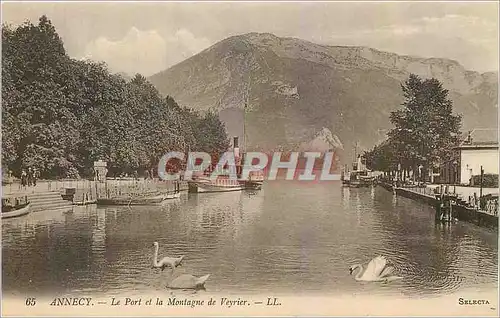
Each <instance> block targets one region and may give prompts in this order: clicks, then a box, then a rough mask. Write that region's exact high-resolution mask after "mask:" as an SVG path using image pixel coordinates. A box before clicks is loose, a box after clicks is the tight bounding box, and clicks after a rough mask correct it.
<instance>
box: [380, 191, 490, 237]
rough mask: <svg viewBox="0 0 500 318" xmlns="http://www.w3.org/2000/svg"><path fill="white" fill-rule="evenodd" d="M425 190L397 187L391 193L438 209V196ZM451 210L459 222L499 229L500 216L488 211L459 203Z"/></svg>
mask: <svg viewBox="0 0 500 318" xmlns="http://www.w3.org/2000/svg"><path fill="white" fill-rule="evenodd" d="M381 185H382V184H381ZM382 186H383V187H384V188H386V189H388V190H389V187H391V188H392V186H390V185H388V184H385V186H384V185H382ZM425 189H428V188H404V187H396V188H393V189H390V191H393V190H394V191H395V193H396V195H400V196H402V197H405V198H409V199H412V200H416V201H420V202H423V203H426V204H429V205H431V206H433V207H436V205H437V203H438V200H437V199H436V195H434V194H431V193H429V191H426V190H425ZM451 208H452V215H453V217H454V218H457V219H458V220H461V221H466V222H471V223H474V224H477V225H479V226H485V227H493V228H498V215H494V214H491V213H487V212H486V211H482V210H478V209H475V208H472V207H468V206H465V205H461V204H457V203H452V204H451Z"/></svg>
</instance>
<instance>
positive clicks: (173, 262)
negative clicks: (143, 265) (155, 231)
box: [153, 242, 184, 271]
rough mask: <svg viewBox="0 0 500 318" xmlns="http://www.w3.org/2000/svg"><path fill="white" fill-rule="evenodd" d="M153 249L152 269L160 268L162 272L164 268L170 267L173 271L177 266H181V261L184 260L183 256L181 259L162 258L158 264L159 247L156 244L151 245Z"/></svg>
mask: <svg viewBox="0 0 500 318" xmlns="http://www.w3.org/2000/svg"><path fill="white" fill-rule="evenodd" d="M153 245H154V247H155V255H154V259H153V268H161V270H162V271H163V270H164V269H165V267H167V266H170V267H171V268H172V269H174V268H175V267H177V266H181V265H182V260H183V259H184V255H182V256H181V257H168V256H167V257H164V258H162V259H161V260H160V261H159V262H158V249H159V245H158V242H154V243H153Z"/></svg>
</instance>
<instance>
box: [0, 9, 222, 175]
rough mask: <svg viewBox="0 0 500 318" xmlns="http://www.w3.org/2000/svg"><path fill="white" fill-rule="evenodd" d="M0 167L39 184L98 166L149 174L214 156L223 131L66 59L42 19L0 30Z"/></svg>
mask: <svg viewBox="0 0 500 318" xmlns="http://www.w3.org/2000/svg"><path fill="white" fill-rule="evenodd" d="M2 49H3V50H2V162H3V168H4V170H7V169H9V170H13V171H14V172H15V174H19V172H20V169H22V168H25V167H28V166H31V167H36V168H38V169H39V170H40V172H41V175H42V176H43V177H75V176H79V175H84V176H91V175H92V167H93V162H94V161H95V160H99V159H102V160H105V161H108V163H109V166H110V168H111V171H112V172H114V173H119V172H128V173H132V172H134V171H138V170H139V171H140V170H143V169H151V168H154V167H155V165H156V164H157V162H158V160H159V158H160V157H161V156H162V155H163V154H164V153H165V152H167V151H171V150H177V151H187V150H188V149H189V148H190V149H191V150H196V151H207V152H211V153H214V154H218V153H220V152H222V151H225V150H226V149H227V147H228V145H229V141H228V138H227V136H226V132H225V128H224V125H223V124H222V123H221V122H220V120H219V118H218V116H217V115H216V114H215V113H213V112H209V113H207V114H205V115H202V114H198V113H197V112H194V111H192V110H190V109H188V108H181V107H180V106H179V105H177V103H176V102H175V100H174V99H173V98H171V97H169V96H167V97H166V98H165V97H162V96H161V95H160V94H159V92H158V91H157V90H156V88H155V87H154V86H153V85H151V84H150V83H149V82H148V81H147V80H146V78H144V77H143V76H142V75H140V74H137V75H136V76H135V77H134V78H133V79H132V80H130V81H128V82H127V81H126V80H125V79H123V78H122V77H120V76H118V75H113V74H111V73H110V72H109V71H108V70H107V67H106V65H105V64H103V63H96V62H91V61H77V60H74V59H71V58H70V57H69V56H68V55H67V54H66V52H65V49H64V45H63V42H62V40H61V38H60V37H59V35H58V34H57V32H56V30H55V28H54V26H53V25H52V23H51V22H50V20H49V19H47V17H45V16H42V17H41V18H40V19H39V22H38V24H37V25H34V24H32V23H30V22H26V23H24V24H23V25H21V26H19V27H17V28H11V27H9V26H5V25H4V26H3V27H2Z"/></svg>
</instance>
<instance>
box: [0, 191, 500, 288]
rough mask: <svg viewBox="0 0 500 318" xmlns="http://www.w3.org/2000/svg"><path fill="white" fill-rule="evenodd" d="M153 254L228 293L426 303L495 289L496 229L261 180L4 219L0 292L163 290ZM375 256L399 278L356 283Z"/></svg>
mask: <svg viewBox="0 0 500 318" xmlns="http://www.w3.org/2000/svg"><path fill="white" fill-rule="evenodd" d="M154 241H158V242H159V245H160V252H159V255H160V257H162V256H167V255H168V256H178V255H186V258H185V261H184V264H183V266H182V267H179V268H178V269H177V270H176V273H180V272H182V273H191V274H194V275H200V276H201V275H204V274H211V277H210V279H209V280H208V282H207V284H206V289H207V291H212V292H217V293H228V294H243V293H245V294H248V293H250V294H252V293H263V292H266V293H269V292H271V293H293V294H308V295H314V294H315V293H318V294H319V293H321V294H324V293H329V294H345V293H349V294H366V293H371V294H373V293H377V294H383V295H385V294H400V295H401V294H403V295H411V296H413V295H421V296H432V295H437V294H443V293H452V292H456V291H459V290H461V289H464V290H465V289H477V290H484V289H490V288H491V289H496V288H497V286H498V278H497V276H498V275H497V273H498V237H497V232H496V231H494V230H489V229H485V228H481V227H478V226H475V225H473V224H469V223H463V222H458V223H457V224H453V225H444V226H443V225H436V224H435V223H434V216H433V209H432V208H431V207H429V206H427V205H424V204H420V203H417V202H415V201H412V200H409V199H406V198H402V197H393V195H392V193H391V192H389V191H386V190H384V189H383V188H381V187H376V188H362V189H349V188H342V187H341V185H340V184H339V183H338V182H330V183H308V182H296V181H274V182H268V183H266V184H265V185H264V187H263V189H262V190H261V191H259V192H255V193H249V192H231V193H219V194H198V195H192V194H189V195H188V194H187V193H185V194H183V196H182V197H181V198H180V199H179V200H177V201H169V202H165V203H164V204H163V205H162V206H148V207H130V208H128V207H108V208H96V207H95V206H88V207H75V208H74V210H73V212H70V213H62V212H38V213H33V214H30V215H28V216H26V217H22V218H18V219H11V220H4V222H3V228H2V256H3V273H2V279H3V292H4V293H5V295H26V294H34V293H35V294H36V293H40V294H47V293H58V294H72V293H78V292H88V293H104V294H113V293H117V292H128V291H131V292H132V291H134V292H139V293H140V292H145V293H146V292H151V291H160V290H165V285H166V283H167V282H168V280H169V279H170V277H171V276H170V275H171V274H170V271H169V270H165V271H164V272H161V271H160V270H158V269H152V268H151V265H152V259H153V253H154V248H153V246H152V243H153V242H154ZM377 255H385V256H386V257H387V259H388V260H389V261H390V262H391V263H393V264H394V266H395V267H396V269H397V272H398V274H399V275H400V276H403V277H404V279H402V280H400V281H395V282H391V283H388V284H383V283H360V282H357V281H355V280H354V277H353V276H351V275H349V267H350V266H351V265H353V264H356V263H363V264H364V263H367V262H368V261H369V260H370V259H371V258H373V257H375V256H377Z"/></svg>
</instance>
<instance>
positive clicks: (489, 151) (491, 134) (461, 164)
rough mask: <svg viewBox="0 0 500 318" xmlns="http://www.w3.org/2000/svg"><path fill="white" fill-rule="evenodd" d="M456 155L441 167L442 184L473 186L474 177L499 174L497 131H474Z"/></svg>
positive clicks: (463, 142)
mask: <svg viewBox="0 0 500 318" xmlns="http://www.w3.org/2000/svg"><path fill="white" fill-rule="evenodd" d="M454 150H455V153H453V154H451V155H450V160H449V161H448V162H447V163H445V164H444V165H443V166H442V167H441V182H443V183H450V184H463V185H472V184H471V183H472V182H473V181H472V177H473V176H477V175H480V174H481V166H482V167H483V171H484V174H498V162H499V161H498V160H499V156H498V131H497V129H483V130H473V131H471V132H469V133H467V134H466V135H465V138H464V139H463V141H462V142H461V144H460V145H459V146H458V147H456V148H454Z"/></svg>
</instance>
